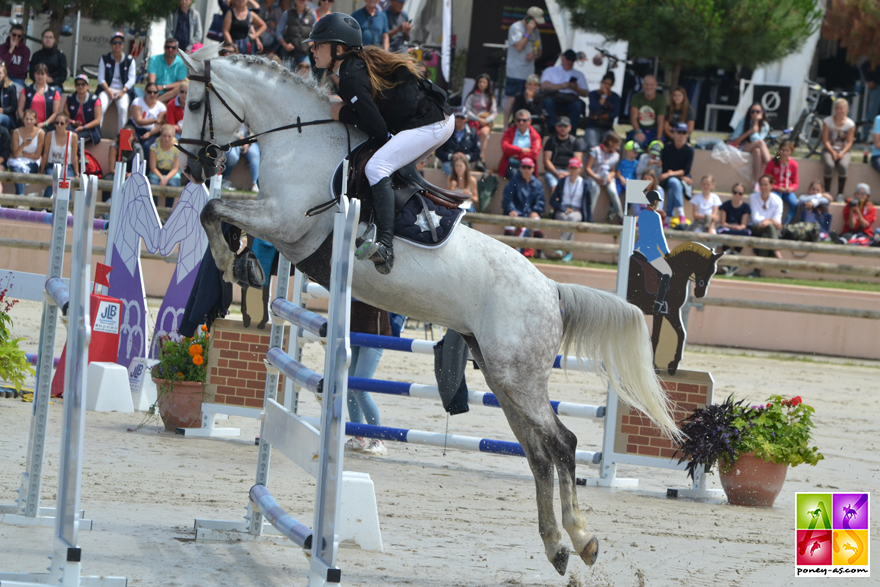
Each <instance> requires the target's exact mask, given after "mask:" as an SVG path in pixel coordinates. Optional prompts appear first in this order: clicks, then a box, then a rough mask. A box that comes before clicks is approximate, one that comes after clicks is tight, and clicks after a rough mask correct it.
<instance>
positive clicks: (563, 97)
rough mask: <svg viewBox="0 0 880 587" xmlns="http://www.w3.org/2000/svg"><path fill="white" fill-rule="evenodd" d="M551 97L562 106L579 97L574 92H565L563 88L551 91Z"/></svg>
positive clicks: (571, 102)
mask: <svg viewBox="0 0 880 587" xmlns="http://www.w3.org/2000/svg"><path fill="white" fill-rule="evenodd" d="M550 97H551V98H553V101H554V102H556V103H557V104H558V105H560V106H568V105H569V104H573V103H574V102H575V100H577V99H578V95H577V94H575V93H574V92H563V91H562V90H554V91H553V92H551V93H550Z"/></svg>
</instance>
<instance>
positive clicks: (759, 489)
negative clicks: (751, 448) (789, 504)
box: [719, 453, 788, 508]
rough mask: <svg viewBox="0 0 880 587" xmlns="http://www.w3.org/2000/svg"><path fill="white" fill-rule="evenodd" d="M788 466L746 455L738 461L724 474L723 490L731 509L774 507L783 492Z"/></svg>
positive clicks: (721, 474)
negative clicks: (732, 507)
mask: <svg viewBox="0 0 880 587" xmlns="http://www.w3.org/2000/svg"><path fill="white" fill-rule="evenodd" d="M787 472H788V465H784V464H780V463H771V462H769V461H765V460H763V459H759V458H758V457H756V456H755V454H754V453H746V454H744V455H742V456H740V457H739V459H737V461H736V462H735V463H734V464H733V466H732V467H731V468H730V471H728V472H727V473H724V472H721V473H720V474H719V476H720V478H721V486H722V487H723V488H724V493H726V494H727V501H728V502H729V503H730V505H745V506H753V507H768V508H769V507H773V502H774V501H776V496H778V495H779V493H780V492H781V491H782V485H783V484H784V483H785V475H786V473H787Z"/></svg>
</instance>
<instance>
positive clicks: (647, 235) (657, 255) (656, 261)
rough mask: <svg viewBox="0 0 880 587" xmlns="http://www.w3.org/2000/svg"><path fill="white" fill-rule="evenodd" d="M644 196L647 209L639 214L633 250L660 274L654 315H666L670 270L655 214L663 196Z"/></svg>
mask: <svg viewBox="0 0 880 587" xmlns="http://www.w3.org/2000/svg"><path fill="white" fill-rule="evenodd" d="M645 196H646V197H647V198H648V207H647V208H645V209H644V210H642V211H641V212H639V240H638V241H636V246H635V250H637V251H638V252H640V253H641V254H643V255H644V256H645V258H646V259H647V260H648V262H649V263H650V264H651V266H653V267H654V268H655V269H656V270H657V271H659V272H660V285H659V287H658V289H657V297H656V299H655V300H654V313H655V314H668V313H669V306H668V305H667V303H666V293H667V292H668V291H669V281H670V280H671V279H672V268H671V267H670V266H669V263H668V262H667V261H666V255H668V254H669V245H668V244H666V236H665V235H664V234H663V221H662V220H661V219H660V214H658V213H657V208H659V207H660V205H661V204H662V203H663V196H662V195H661V194H660V192H659V191H656V190H651V191H650V192H648V193H647V194H645Z"/></svg>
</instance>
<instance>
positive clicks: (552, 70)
mask: <svg viewBox="0 0 880 587" xmlns="http://www.w3.org/2000/svg"><path fill="white" fill-rule="evenodd" d="M575 61H577V53H575V52H574V51H572V50H571V49H568V50H567V51H565V52H564V53H563V54H562V57H561V59H560V60H559V65H554V66H553V67H548V68H547V69H545V70H544V73H542V74H541V89H542V90H544V91H545V92H547V97H546V98H545V99H544V110H546V111H547V125H548V126H549V127H550V128H554V127H555V126H556V113H557V111H562V112H564V113H565V115H566V116H568V118H569V119H570V120H571V128H572V132H573V133H576V132H577V128H578V123H579V122H580V120H581V108H582V102H581V98H586V97H587V96H589V95H590V91H589V89H588V88H587V78H586V77H584V74H583V73H582V72H580V71H578V70H576V69H575V68H574V62H575Z"/></svg>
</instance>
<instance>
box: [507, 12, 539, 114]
mask: <svg viewBox="0 0 880 587" xmlns="http://www.w3.org/2000/svg"><path fill="white" fill-rule="evenodd" d="M542 24H544V10H543V9H541V8H539V7H537V6H532V7H531V8H529V9H528V10H527V11H526V15H525V17H524V18H523V19H522V20H518V21H516V22H515V23H513V24H512V25H510V30H508V31H507V63H506V69H507V82H506V83H505V84H504V95H505V99H504V128H507V127H508V126H509V125H510V115H511V114H512V113H513V101H514V100H515V99H516V97H517V96H518V95H520V94H522V93H523V91H524V90H525V89H526V78H527V77H529V76H530V75H532V74H534V73H535V60H536V59H537V58H538V57H540V56H541V32H540V31H539V30H538V26H539V25H542Z"/></svg>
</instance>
